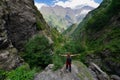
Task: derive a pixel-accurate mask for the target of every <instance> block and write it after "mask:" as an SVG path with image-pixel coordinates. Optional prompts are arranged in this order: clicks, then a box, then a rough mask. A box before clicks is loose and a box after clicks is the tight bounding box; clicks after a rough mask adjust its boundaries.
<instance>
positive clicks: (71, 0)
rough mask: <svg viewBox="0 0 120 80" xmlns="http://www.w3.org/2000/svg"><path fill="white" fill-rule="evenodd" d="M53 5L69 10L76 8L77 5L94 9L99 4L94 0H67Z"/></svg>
mask: <svg viewBox="0 0 120 80" xmlns="http://www.w3.org/2000/svg"><path fill="white" fill-rule="evenodd" d="M55 5H59V6H63V7H70V8H76V7H77V6H79V5H88V6H91V7H94V8H96V7H98V6H99V4H98V3H96V2H95V1H94V0H67V1H65V2H63V1H58V2H56V3H55Z"/></svg>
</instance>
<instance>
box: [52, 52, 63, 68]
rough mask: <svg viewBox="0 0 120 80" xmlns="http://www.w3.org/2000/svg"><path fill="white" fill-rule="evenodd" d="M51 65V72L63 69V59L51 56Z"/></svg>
mask: <svg viewBox="0 0 120 80" xmlns="http://www.w3.org/2000/svg"><path fill="white" fill-rule="evenodd" d="M53 64H54V68H53V70H57V69H59V68H61V67H63V65H64V63H63V59H62V58H61V57H60V56H59V55H57V54H55V55H54V56H53Z"/></svg>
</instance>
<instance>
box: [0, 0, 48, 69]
mask: <svg viewBox="0 0 120 80" xmlns="http://www.w3.org/2000/svg"><path fill="white" fill-rule="evenodd" d="M49 29H50V28H49V26H48V25H47V24H46V22H45V20H44V19H43V17H42V15H41V14H40V12H39V11H38V10H37V8H36V7H35V6H34V1H33V0H1V1H0V69H1V68H2V69H6V70H9V69H12V68H15V67H17V66H18V65H20V63H22V62H23V60H22V59H21V58H20V57H19V54H18V53H19V51H22V50H24V46H25V44H26V42H27V41H28V40H29V39H30V38H32V37H34V36H35V35H36V34H40V35H44V36H49V35H50V31H49Z"/></svg>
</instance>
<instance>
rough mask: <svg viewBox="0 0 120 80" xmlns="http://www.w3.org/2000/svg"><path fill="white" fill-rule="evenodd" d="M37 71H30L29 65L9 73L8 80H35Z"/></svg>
mask: <svg viewBox="0 0 120 80" xmlns="http://www.w3.org/2000/svg"><path fill="white" fill-rule="evenodd" d="M35 72H36V69H33V70H30V68H29V66H28V65H27V64H25V65H22V66H20V67H18V68H17V69H15V70H12V71H10V72H8V73H7V78H6V80H33V78H34V75H35Z"/></svg>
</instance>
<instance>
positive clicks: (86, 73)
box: [34, 61, 120, 80]
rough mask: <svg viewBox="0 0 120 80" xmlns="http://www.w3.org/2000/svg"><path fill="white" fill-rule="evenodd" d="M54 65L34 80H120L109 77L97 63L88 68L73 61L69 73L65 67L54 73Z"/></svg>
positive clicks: (114, 76)
mask: <svg viewBox="0 0 120 80" xmlns="http://www.w3.org/2000/svg"><path fill="white" fill-rule="evenodd" d="M53 67H54V65H53V64H50V65H48V66H47V67H46V68H45V70H44V71H42V72H40V73H37V74H36V76H35V78H34V80H120V77H119V76H117V75H111V76H109V75H107V74H106V73H105V72H104V71H102V70H101V69H100V68H99V67H98V66H97V65H96V64H95V63H91V64H90V66H89V67H86V66H85V65H84V64H83V63H81V62H79V61H73V64H72V71H71V72H68V71H66V69H65V65H64V66H63V67H62V68H61V69H58V70H56V71H53Z"/></svg>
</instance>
